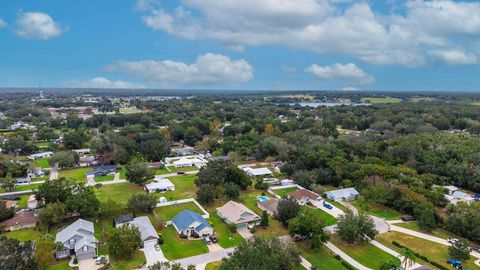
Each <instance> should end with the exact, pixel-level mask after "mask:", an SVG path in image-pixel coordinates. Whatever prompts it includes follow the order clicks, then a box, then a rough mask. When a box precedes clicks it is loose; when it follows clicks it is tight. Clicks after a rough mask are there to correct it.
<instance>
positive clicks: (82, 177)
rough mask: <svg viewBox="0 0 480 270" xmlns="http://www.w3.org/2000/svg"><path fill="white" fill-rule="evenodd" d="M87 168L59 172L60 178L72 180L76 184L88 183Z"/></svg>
mask: <svg viewBox="0 0 480 270" xmlns="http://www.w3.org/2000/svg"><path fill="white" fill-rule="evenodd" d="M87 170H88V169H87V168H78V169H70V170H63V171H59V172H58V176H59V177H65V178H71V179H73V180H75V182H86V181H87Z"/></svg>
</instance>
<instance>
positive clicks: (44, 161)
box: [32, 158, 50, 169]
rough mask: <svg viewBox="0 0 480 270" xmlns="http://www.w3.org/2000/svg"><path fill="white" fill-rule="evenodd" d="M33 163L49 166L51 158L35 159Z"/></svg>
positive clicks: (43, 166)
mask: <svg viewBox="0 0 480 270" xmlns="http://www.w3.org/2000/svg"><path fill="white" fill-rule="evenodd" d="M32 163H33V164H35V165H38V166H40V167H42V168H44V169H45V168H49V167H50V159H49V158H42V159H35V160H33V161H32Z"/></svg>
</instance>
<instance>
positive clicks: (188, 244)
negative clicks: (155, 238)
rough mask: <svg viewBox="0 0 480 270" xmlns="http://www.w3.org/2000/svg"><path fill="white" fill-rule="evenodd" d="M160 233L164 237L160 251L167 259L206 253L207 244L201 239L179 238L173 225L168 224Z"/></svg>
mask: <svg viewBox="0 0 480 270" xmlns="http://www.w3.org/2000/svg"><path fill="white" fill-rule="evenodd" d="M161 234H162V236H163V239H164V242H163V245H162V251H163V253H164V254H165V257H166V258H167V259H168V260H175V259H181V258H185V257H190V256H195V255H200V254H204V253H208V248H207V245H206V244H205V243H204V242H203V241H202V240H201V239H200V240H186V239H181V238H180V237H179V236H178V233H177V231H176V230H175V228H174V227H173V226H168V227H167V228H165V229H164V230H163V231H162V232H161Z"/></svg>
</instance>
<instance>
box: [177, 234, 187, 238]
mask: <svg viewBox="0 0 480 270" xmlns="http://www.w3.org/2000/svg"><path fill="white" fill-rule="evenodd" d="M179 237H180V238H181V239H187V238H188V236H187V235H185V234H183V233H181V234H180V235H179Z"/></svg>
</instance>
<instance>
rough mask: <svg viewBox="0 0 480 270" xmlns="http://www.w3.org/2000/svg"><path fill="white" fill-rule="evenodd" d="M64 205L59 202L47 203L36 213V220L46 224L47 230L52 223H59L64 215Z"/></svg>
mask: <svg viewBox="0 0 480 270" xmlns="http://www.w3.org/2000/svg"><path fill="white" fill-rule="evenodd" d="M65 208H66V207H65V205H64V204H63V203H60V202H56V203H49V204H47V205H46V206H45V208H43V209H42V211H40V213H39V214H38V221H40V223H41V224H44V225H45V226H47V230H48V228H49V227H50V225H52V224H57V223H60V222H61V221H62V220H63V217H64V216H65V213H66V210H65Z"/></svg>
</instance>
